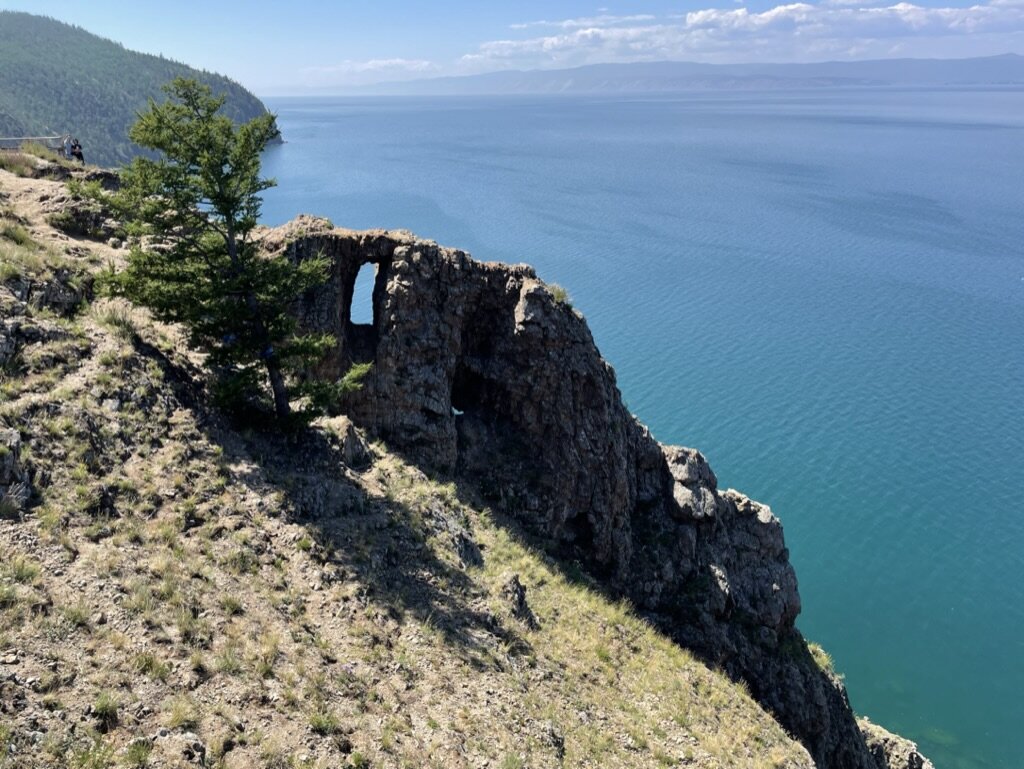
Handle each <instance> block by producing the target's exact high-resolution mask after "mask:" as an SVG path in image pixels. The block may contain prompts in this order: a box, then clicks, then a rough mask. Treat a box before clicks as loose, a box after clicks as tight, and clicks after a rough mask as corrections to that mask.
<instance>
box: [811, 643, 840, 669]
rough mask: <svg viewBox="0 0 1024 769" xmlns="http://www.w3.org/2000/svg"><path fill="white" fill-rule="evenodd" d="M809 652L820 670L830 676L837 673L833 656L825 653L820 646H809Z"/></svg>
mask: <svg viewBox="0 0 1024 769" xmlns="http://www.w3.org/2000/svg"><path fill="white" fill-rule="evenodd" d="M807 651H809V652H810V653H811V658H812V659H813V660H814V664H815V665H817V666H818V669H819V670H821V671H822V672H824V673H829V674H834V673H835V672H836V669H835V663H834V662H833V661H832V655H831V654H829V653H828V652H827V651H825V650H824V649H823V648H822V647H821V645H820V644H816V643H809V644H807Z"/></svg>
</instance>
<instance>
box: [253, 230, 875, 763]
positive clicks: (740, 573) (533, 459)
mask: <svg viewBox="0 0 1024 769" xmlns="http://www.w3.org/2000/svg"><path fill="white" fill-rule="evenodd" d="M266 247H267V248H268V249H269V250H272V251H280V250H285V251H286V252H287V253H288V255H289V256H290V257H291V258H293V259H295V260H301V259H304V258H307V257H309V256H311V255H314V254H324V255H328V256H329V257H330V258H331V260H332V263H333V270H332V275H331V279H330V281H329V282H328V283H327V284H326V285H325V286H324V287H323V288H322V289H320V290H318V291H316V292H314V293H312V294H311V295H309V296H307V297H305V298H304V300H303V302H302V303H301V307H299V308H298V312H299V315H300V318H301V321H302V323H303V325H304V326H306V327H307V328H310V329H316V330H322V331H329V332H331V333H333V334H334V335H336V338H337V339H338V345H337V348H336V349H335V351H334V353H333V355H332V356H331V359H330V360H329V361H328V363H327V364H326V372H322V373H328V374H332V375H340V374H341V373H343V372H344V371H345V370H346V369H347V368H348V366H349V365H351V364H352V363H362V362H371V363H372V364H373V367H372V369H371V373H370V375H369V377H368V379H367V381H366V383H365V387H364V388H363V390H362V391H361V392H360V393H358V394H357V395H356V396H354V397H353V399H352V401H351V402H350V403H349V404H347V411H348V412H349V413H350V415H351V416H352V417H353V419H354V420H355V421H356V422H357V423H358V424H359V425H361V426H363V427H365V428H366V429H368V430H369V431H370V432H371V433H373V434H374V435H377V436H379V437H381V438H383V439H384V440H385V441H386V442H387V443H388V444H389V445H390V446H391V447H393V448H395V449H397V450H399V451H401V452H403V453H405V454H406V455H408V456H409V457H411V458H413V459H415V460H417V461H418V462H420V463H425V464H426V465H427V466H429V467H432V468H434V469H435V470H437V471H439V472H441V473H454V474H455V476H456V477H459V478H463V479H468V480H469V481H470V482H471V484H472V485H473V486H474V487H476V488H482V489H484V491H485V493H486V495H487V497H488V499H489V501H490V502H491V503H492V504H494V505H495V506H496V507H497V508H498V509H500V510H501V511H503V512H504V513H506V514H507V515H509V516H511V517H512V518H514V519H515V520H516V521H517V522H518V524H519V525H521V526H522V527H524V528H525V529H526V530H527V531H529V532H530V533H531V534H532V535H534V536H535V538H536V541H537V542H540V543H543V546H544V547H546V548H547V549H549V550H550V551H552V552H554V553H555V554H557V555H558V556H560V557H561V558H562V559H563V562H567V563H569V562H579V563H580V564H582V565H583V566H584V568H586V569H587V570H588V571H589V572H590V573H591V574H593V575H595V576H596V577H597V578H598V579H599V580H600V581H601V584H602V585H603V586H604V587H605V589H607V590H608V591H609V592H610V593H612V594H613V595H616V596H621V597H625V598H628V599H629V600H630V601H632V602H633V603H634V604H635V605H636V606H638V607H639V608H640V609H641V610H642V611H643V612H644V613H645V614H646V616H647V617H649V618H650V619H651V620H652V621H653V622H654V623H655V624H656V626H657V627H659V628H660V629H662V630H663V631H664V632H666V633H667V634H668V635H670V636H671V637H672V638H674V639H675V640H676V641H678V642H679V643H681V644H683V645H684V646H686V647H687V648H689V649H691V650H694V651H695V652H697V653H698V654H699V655H701V656H702V657H703V658H704V659H706V660H707V661H708V662H710V663H713V664H714V665H716V666H720V667H721V668H722V669H724V670H725V671H727V672H728V674H729V675H730V676H732V677H734V678H737V679H741V680H743V681H745V682H746V683H747V685H748V686H749V687H750V691H751V692H752V694H753V695H754V697H755V699H757V700H758V701H759V702H760V703H761V704H762V705H763V706H764V707H766V708H767V709H769V710H770V711H771V712H772V713H773V714H775V716H776V717H777V719H778V720H779V722H780V723H781V724H782V725H783V726H784V727H785V728H786V729H787V730H788V731H789V732H790V733H791V734H794V735H796V736H797V737H798V738H799V739H800V740H801V741H802V742H803V743H804V745H805V746H806V747H807V749H808V750H809V751H810V753H811V755H812V756H813V757H814V759H815V761H816V763H817V764H818V766H821V767H830V768H831V769H873V768H874V767H876V766H878V764H877V763H876V759H875V757H873V755H872V753H871V751H870V750H869V749H868V747H867V744H866V742H865V737H864V735H863V734H862V733H861V731H860V729H859V728H858V725H857V722H856V719H855V717H854V714H853V712H852V710H851V708H850V704H849V702H848V700H847V697H846V693H845V690H844V688H843V686H842V683H841V682H840V680H839V679H838V678H837V677H836V676H835V675H834V674H833V673H832V672H831V671H830V670H828V669H824V668H823V667H822V666H819V665H818V664H817V663H816V661H815V659H814V657H813V656H812V654H811V653H810V652H809V650H808V647H807V644H806V643H805V642H804V639H803V638H802V637H801V635H800V633H799V632H798V631H797V629H796V628H795V626H794V621H795V619H796V617H797V615H798V613H799V611H800V598H799V594H798V591H797V581H796V576H795V574H794V572H793V569H792V566H791V565H790V563H789V559H788V551H787V550H786V547H785V543H784V541H783V535H782V526H781V524H780V522H779V520H778V519H777V518H776V517H775V516H774V515H773V514H772V512H771V510H770V509H769V508H768V507H766V506H764V505H762V504H759V503H757V502H755V501H753V500H750V499H748V498H747V497H745V496H744V495H743V494H741V493H739V492H737V491H733V490H722V489H719V488H718V485H717V481H716V478H715V475H714V473H713V472H712V470H711V468H710V467H709V466H708V464H707V462H706V461H705V459H704V457H703V456H702V455H701V454H700V453H699V452H697V451H695V450H693V449H687V448H681V447H675V446H664V445H661V444H659V443H658V442H657V441H656V440H655V439H654V438H653V437H652V435H651V434H650V432H649V431H648V430H647V428H645V427H644V426H643V425H641V424H640V423H639V422H638V421H637V420H636V419H635V418H634V417H633V416H632V415H631V414H630V413H629V412H628V411H627V410H626V408H625V407H624V405H623V403H622V399H621V397H620V393H619V391H618V389H617V387H616V382H615V374H614V372H613V370H612V369H611V367H610V366H609V365H608V364H607V363H606V362H605V361H604V360H603V359H602V358H601V355H600V353H599V352H598V350H597V347H596V346H595V344H594V340H593V338H592V336H591V334H590V332H589V330H588V328H587V325H586V323H585V321H584V320H583V318H582V316H581V315H580V314H579V313H578V312H576V311H574V310H573V309H572V307H571V306H570V305H569V304H567V303H566V302H564V301H560V300H559V299H558V298H557V297H556V295H554V294H553V293H552V292H551V291H550V290H549V289H548V288H547V286H546V285H545V284H544V283H543V282H542V281H541V280H539V279H538V278H537V275H536V274H535V273H534V271H533V270H532V269H531V268H529V267H526V266H508V265H504V264H488V263H481V262H478V261H475V260H473V259H471V258H470V257H469V256H468V255H467V254H465V253H464V252H462V251H458V250H454V249H448V248H442V247H439V246H438V245H437V244H435V243H432V242H427V241H422V240H418V239H416V238H415V237H413V236H411V235H408V234H405V233H392V232H380V231H377V232H351V231H345V230H337V229H334V228H333V227H332V226H331V225H330V224H329V223H327V222H326V221H324V220H316V219H310V218H302V219H300V220H297V221H296V222H293V223H291V224H290V225H287V226H285V227H284V228H281V229H279V230H277V231H274V232H273V233H271V234H269V235H268V237H267V239H266ZM365 265H372V266H373V269H374V270H375V272H376V278H375V288H374V291H373V322H372V324H366V325H360V324H355V323H353V322H352V321H351V305H352V296H353V290H354V286H355V282H356V278H357V275H358V273H359V271H360V269H361V268H363V267H364V266H365ZM667 397H670V395H667ZM894 765H895V764H894Z"/></svg>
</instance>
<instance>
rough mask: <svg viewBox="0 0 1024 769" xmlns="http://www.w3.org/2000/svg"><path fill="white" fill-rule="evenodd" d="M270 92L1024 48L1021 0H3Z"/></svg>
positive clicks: (0, 0) (1, 2) (263, 92)
mask: <svg viewBox="0 0 1024 769" xmlns="http://www.w3.org/2000/svg"><path fill="white" fill-rule="evenodd" d="M0 8H4V9H8V10H24V11H29V12H32V13H40V14H46V15H48V16H53V17H55V18H58V19H60V20H62V21H67V22H70V23H73V24H77V25H79V26H81V27H84V28H85V29H87V30H89V31H90V32H94V33H96V34H99V35H102V36H104V37H108V38H111V39H113V40H116V41H118V42H120V43H122V44H124V45H125V46H126V47H128V48H131V49H133V50H139V51H145V52H147V53H160V54H163V55H165V56H170V57H172V58H174V59H178V60H180V61H184V62H186V63H188V64H191V65H193V66H197V67H202V68H205V69H210V70H214V71H217V72H221V73H224V74H226V75H229V76H231V77H233V78H235V79H236V80H239V81H240V82H242V83H243V84H244V85H246V86H248V87H249V88H251V89H253V90H255V91H256V92H257V93H258V94H260V95H263V96H268V95H281V94H288V93H304V92H330V91H332V90H335V91H338V90H343V89H344V88H345V87H348V86H353V85H360V84H367V83H373V82H380V81H386V80H408V79H412V78H418V77H431V76H439V75H457V74H472V73H478V72H489V71H494V70H500V69H534V68H556V67H571V66H577V65H581V64H592V63H597V62H621V61H655V60H665V59H674V60H683V61H706V62H746V61H824V60H833V59H865V58H887V57H898V56H913V57H941V58H947V57H949V58H952V57H962V56H984V55H990V54H998V53H1008V52H1012V53H1022V54H1024V0H978V1H977V2H957V1H956V0H914V2H909V1H907V2H899V1H898V0H807V2H795V1H791V0H778V1H777V2H772V1H771V0H749V1H748V0H687V1H686V2H662V1H660V0H659V1H655V2H629V3H622V4H619V5H602V4H600V3H588V2H575V1H572V2H569V1H562V2H557V1H555V0H548V2H537V1H535V0H519V1H518V2H515V3H507V2H488V0H439V1H437V2H430V3H411V2H398V1H397V0H374V1H373V2H370V1H369V0H349V1H348V2H326V1H324V2H315V1H314V0H291V2H287V3H285V2H267V1H265V0H255V1H250V2H234V1H233V0H232V1H228V2H216V0H205V1H204V2H197V1H196V0H175V1H174V2H159V3H157V2H150V1H149V0H135V1H134V2H131V3H126V2H123V1H121V2H109V1H108V0H90V1H89V2H81V1H80V0H75V1H72V0H45V2H40V1H38V0H27V1H25V2H19V1H18V0H0Z"/></svg>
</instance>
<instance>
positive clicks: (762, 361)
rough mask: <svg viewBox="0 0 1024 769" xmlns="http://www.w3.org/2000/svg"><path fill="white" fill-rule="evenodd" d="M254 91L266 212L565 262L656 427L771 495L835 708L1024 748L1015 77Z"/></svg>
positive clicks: (1022, 157) (553, 268) (725, 480)
mask: <svg viewBox="0 0 1024 769" xmlns="http://www.w3.org/2000/svg"><path fill="white" fill-rule="evenodd" d="M268 104H269V106H270V108H271V109H272V110H274V111H275V112H277V113H278V115H279V121H280V125H281V128H282V130H283V133H284V136H285V138H286V139H287V143H286V144H284V145H281V146H278V147H274V148H271V149H270V150H269V151H268V152H267V153H266V156H265V165H264V170H265V172H266V173H267V174H268V175H271V176H274V177H276V178H277V180H278V182H279V184H280V187H278V188H277V189H275V190H272V191H270V192H268V194H267V196H266V203H265V206H264V220H265V221H266V222H267V223H270V224H278V223H281V222H283V221H286V220H287V219H289V218H291V217H292V216H294V215H295V214H298V213H300V212H307V213H316V214H319V215H323V216H327V217H329V218H331V219H332V220H333V221H334V222H335V223H336V224H340V225H344V226H349V227H356V228H368V227H394V228H405V229H410V230H413V231H414V232H416V233H417V234H419V235H421V236H425V237H429V238H433V239H435V240H437V241H439V242H440V243H443V244H445V245H452V246H457V247H460V248H463V249H466V250H468V251H470V252H471V253H472V254H473V255H474V256H476V257H477V258H480V259H485V260H503V261H510V262H529V263H531V264H533V265H534V266H535V267H536V268H537V270H538V272H539V274H540V276H541V277H543V278H544V279H546V280H548V281H555V282H558V283H561V284H562V285H564V286H566V287H567V288H568V289H569V292H570V293H571V295H572V297H573V301H574V304H575V305H576V306H577V307H578V308H580V309H581V310H582V311H583V312H584V313H585V314H586V316H587V319H588V320H589V322H590V325H591V328H592V329H593V332H594V337H595V339H596V340H597V343H598V346H599V347H600V348H601V351H602V353H603V354H604V356H605V357H606V358H607V359H608V360H609V361H610V362H611V363H612V364H613V365H614V366H615V369H616V371H617V373H618V377H619V385H620V387H621V389H622V393H623V396H624V397H625V399H626V402H627V403H628V404H629V406H630V408H631V409H632V410H633V411H634V412H636V413H637V414H638V415H639V417H640V418H641V419H642V420H643V421H644V422H645V423H647V424H648V425H650V427H651V428H652V430H653V431H654V433H655V435H656V436H657V437H658V438H659V439H660V440H662V441H663V442H667V443H680V444H683V445H687V446H695V447H697V448H699V449H701V450H702V451H703V452H704V453H705V454H706V455H707V457H708V459H709V460H710V462H711V464H712V467H714V469H715V471H716V472H717V474H718V477H719V479H720V483H721V485H722V486H732V487H734V488H738V489H741V490H743V491H744V492H746V493H748V494H750V495H751V496H753V497H755V498H757V499H759V500H762V501H764V502H766V503H767V504H769V505H771V506H772V508H773V510H774V511H775V512H776V514H778V515H779V517H780V518H781V519H782V521H783V524H784V526H785V531H786V539H787V542H788V544H789V547H790V550H791V557H792V561H793V563H794V565H795V567H796V570H797V575H798V577H799V581H800V592H801V595H802V597H803V601H804V611H803V614H802V615H801V617H800V619H799V623H798V624H799V626H800V628H801V629H802V630H803V632H804V634H805V635H806V636H807V637H808V638H810V639H812V640H815V641H818V642H820V643H821V644H823V645H824V646H825V647H826V649H828V651H829V652H831V654H832V656H833V657H834V659H835V663H836V667H837V668H838V669H839V670H840V671H842V672H844V673H845V674H846V681H847V684H848V687H849V692H850V698H851V701H852V703H853V706H854V708H855V709H856V710H857V711H858V712H860V713H864V714H868V715H870V716H871V717H872V719H873V720H875V721H877V722H879V723H881V724H883V725H885V726H887V727H888V728H890V729H893V730H895V731H898V732H900V733H902V734H905V735H907V736H909V737H911V738H913V739H914V740H916V741H918V742H919V743H920V745H921V746H922V748H923V749H924V750H925V752H926V753H927V754H928V755H929V756H930V757H932V758H933V760H934V761H935V763H936V765H937V766H938V767H939V769H944V768H945V769H966V768H968V767H969V768H971V769H981V768H985V769H988V768H989V767H999V768H1000V769H1016V768H1018V767H1024V698H1022V693H1024V90H1021V89H994V90H974V91H971V90H956V89H949V90H842V91H830V90H815V91H801V92H770V93H728V94H716V93H712V94H707V93H703V94H692V95H684V96H671V97H668V96H666V97H653V98H651V97H644V98H623V97H614V98H613V97H607V98H604V97H602V98H587V97H544V98H540V97H537V98H533V97H517V98H509V97H503V98H438V99H428V98H349V99H270V100H268ZM364 301H366V302H368V301H369V300H368V298H366V297H364Z"/></svg>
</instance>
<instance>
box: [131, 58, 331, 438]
mask: <svg viewBox="0 0 1024 769" xmlns="http://www.w3.org/2000/svg"><path fill="white" fill-rule="evenodd" d="M164 90H165V91H166V92H167V93H168V95H169V96H170V98H169V99H168V100H167V101H166V102H164V103H162V104H157V103H156V102H154V101H152V100H151V101H150V103H149V107H148V109H147V110H146V111H145V112H142V113H141V114H140V115H139V118H138V120H137V122H136V123H135V124H134V125H133V126H132V128H131V132H130V136H131V139H132V141H134V142H136V143H137V144H139V145H141V146H143V147H146V148H149V149H152V150H156V151H157V152H158V153H159V157H158V159H151V158H144V157H142V158H136V159H135V160H134V161H133V162H132V164H131V165H130V166H128V168H127V169H126V170H125V171H124V172H123V173H122V187H121V190H120V192H119V193H118V194H117V196H116V205H117V207H118V209H120V211H121V212H122V213H123V214H124V215H125V216H126V217H127V218H128V219H129V221H130V222H131V223H132V225H133V227H134V232H135V234H137V235H139V236H141V237H140V238H139V242H140V243H141V244H144V245H139V246H135V247H133V249H132V250H131V252H130V254H129V257H128V264H127V267H126V268H125V269H124V270H123V271H121V272H119V273H117V274H116V275H114V276H113V277H112V278H111V286H112V287H113V289H114V292H115V293H118V294H120V295H123V296H125V297H127V298H128V299H130V300H132V301H134V302H136V303H138V304H142V305H145V306H147V307H149V308H150V309H151V310H152V311H153V313H154V314H155V315H156V317H158V318H159V319H161V320H164V321H168V322H175V323H181V324H182V325H183V326H184V327H185V328H186V329H187V330H188V333H189V337H190V342H191V343H192V344H193V346H195V347H196V348H198V349H200V350H202V351H203V352H206V353H207V354H208V359H207V360H208V364H209V365H210V367H211V368H212V369H213V371H214V372H215V373H216V374H217V382H218V391H219V392H220V393H221V394H222V395H224V396H226V397H227V398H228V399H230V400H234V401H236V402H237V400H238V399H239V398H249V399H251V398H252V397H253V396H256V395H258V394H259V393H260V392H266V391H267V389H269V391H270V393H271V394H272V396H273V404H274V412H275V414H276V415H277V417H278V418H280V419H284V418H287V417H289V416H290V415H291V406H290V400H291V398H292V397H293V396H298V395H303V394H305V395H313V396H316V397H317V399H320V400H322V398H323V396H325V394H327V393H329V392H330V389H331V388H330V386H328V385H325V384H322V383H321V384H317V383H315V382H310V381H308V380H305V378H304V377H303V378H298V379H297V378H296V377H295V376H294V375H295V374H297V373H298V372H300V371H302V370H304V369H305V368H307V367H308V366H309V365H310V364H312V363H313V362H315V361H316V360H317V359H319V358H320V357H322V355H323V354H324V353H325V352H326V350H327V348H328V347H329V345H330V344H331V343H332V342H333V339H332V338H331V337H330V336H325V335H299V334H297V333H296V329H295V319H294V318H293V317H292V315H291V314H290V313H289V305H290V304H291V302H293V301H294V300H295V299H296V298H297V297H298V296H299V295H300V294H301V293H302V292H304V291H306V290H308V289H310V288H312V287H314V286H316V285H319V284H321V283H322V282H323V281H324V280H325V279H326V277H327V263H326V261H325V260H322V259H309V260H304V261H302V262H301V263H299V264H294V263H292V262H290V261H289V260H288V259H287V258H285V257H283V256H280V257H271V256H267V255H265V254H262V253H260V251H259V248H258V246H257V244H256V243H255V242H254V240H253V231H254V229H255V227H256V224H257V221H258V218H259V213H260V205H261V203H262V200H261V198H260V193H261V192H263V191H264V190H266V189H268V188H270V187H272V186H273V185H274V181H273V180H270V179H264V178H261V177H260V153H261V152H262V151H263V148H264V147H265V146H266V144H267V143H268V142H269V141H270V140H272V139H273V138H275V137H276V136H277V127H276V123H275V120H274V116H273V115H269V114H267V115H263V116H260V117H257V118H254V119H252V120H250V121H249V122H247V123H245V124H243V125H235V124H234V123H233V122H232V121H231V120H230V119H229V118H228V117H226V116H224V115H223V114H221V113H220V110H221V107H222V106H223V104H224V99H223V97H216V96H214V95H213V93H212V91H211V90H210V88H209V87H208V86H205V85H203V84H200V83H197V82H196V81H194V80H186V79H181V78H179V79H176V80H174V81H173V82H172V83H170V84H169V85H167V86H165V88H164Z"/></svg>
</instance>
